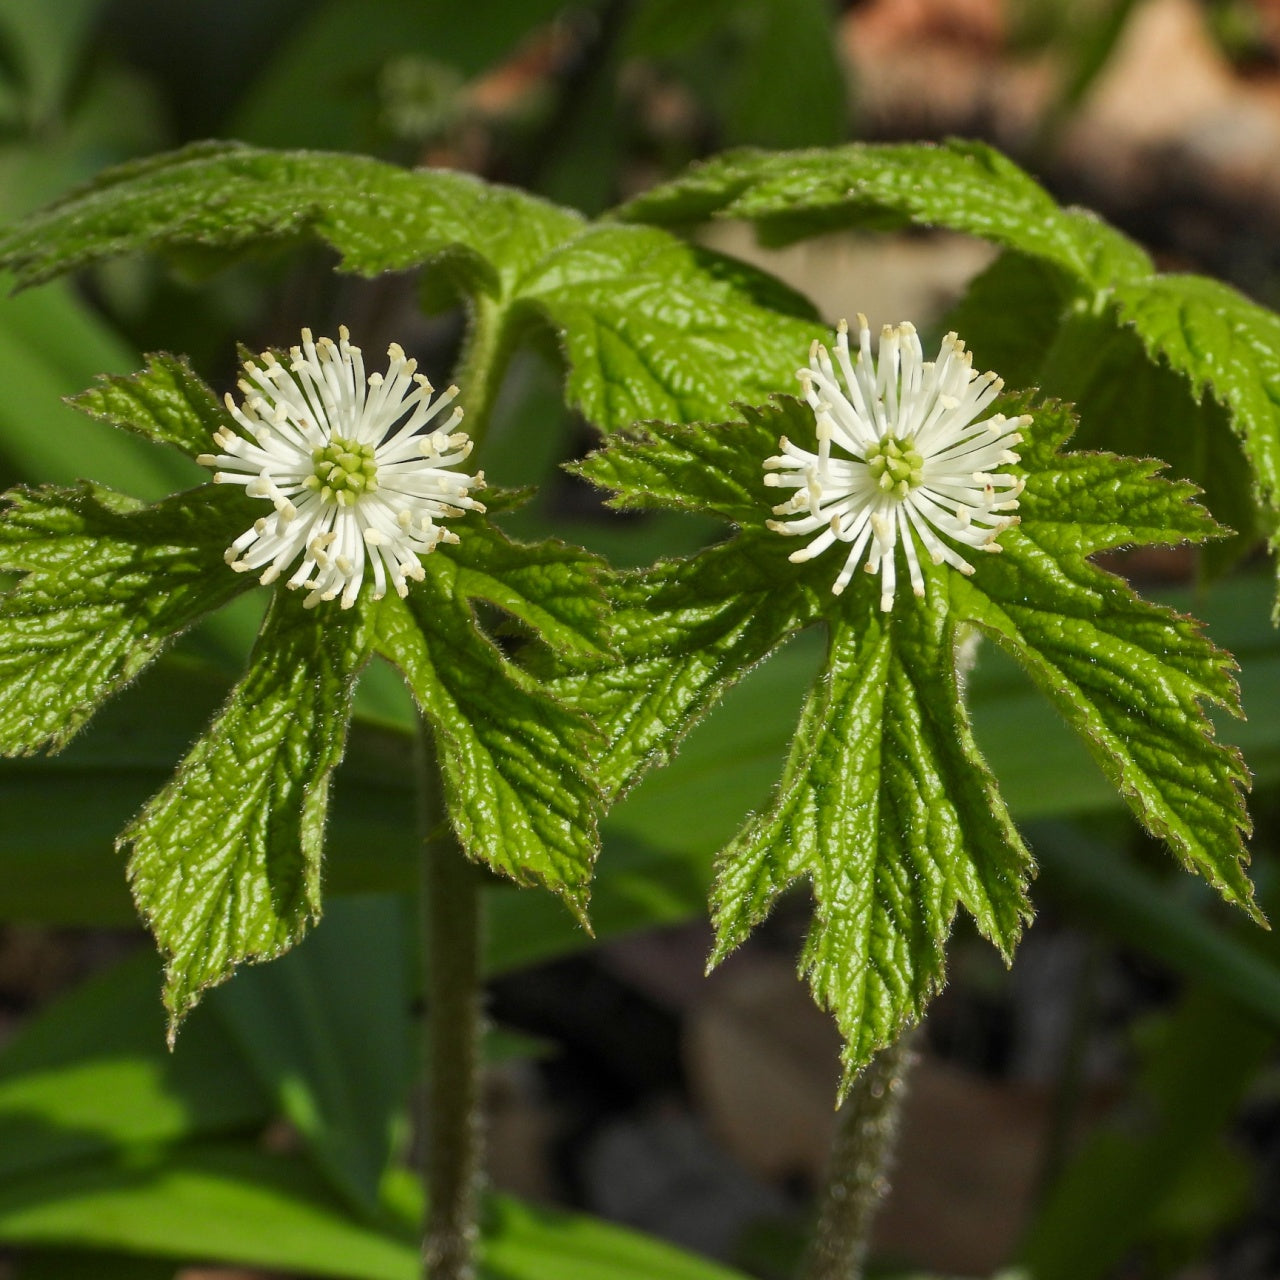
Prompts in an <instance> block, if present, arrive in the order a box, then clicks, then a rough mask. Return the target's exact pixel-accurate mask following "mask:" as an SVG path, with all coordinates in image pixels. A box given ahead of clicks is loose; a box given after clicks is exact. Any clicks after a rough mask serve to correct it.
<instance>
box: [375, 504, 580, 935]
mask: <svg viewBox="0 0 1280 1280" xmlns="http://www.w3.org/2000/svg"><path fill="white" fill-rule="evenodd" d="M479 527H480V522H478V521H473V522H471V525H470V527H469V528H468V529H467V530H466V531H464V532H463V533H462V534H461V541H460V542H459V544H458V545H457V546H456V547H447V548H442V549H441V550H440V551H438V552H437V553H436V554H434V555H431V556H428V557H427V558H426V559H425V561H424V562H423V567H424V569H425V570H426V580H425V581H424V582H422V583H420V584H417V585H415V587H414V589H413V590H412V591H411V592H410V593H409V595H408V597H407V599H406V600H405V601H404V602H401V601H399V600H397V599H393V598H390V597H389V598H388V599H387V600H386V601H385V602H384V604H383V607H382V610H381V613H380V616H379V620H378V632H377V641H376V643H377V647H378V651H379V652H380V653H381V654H382V655H383V656H384V657H386V658H388V659H389V660H390V661H392V662H394V663H395V664H396V666H398V667H399V668H400V670H401V671H402V672H403V674H404V677H405V680H406V681H407V682H408V684H409V687H410V689H412V691H413V694H414V697H415V698H416V699H417V702H418V705H419V707H420V708H421V710H422V714H423V715H424V716H425V717H426V719H427V721H428V722H429V724H430V725H431V728H432V731H433V734H434V738H435V749H436V755H437V758H438V760H439V764H440V770H441V774H442V777H443V781H444V795H445V804H446V807H447V809H448V812H449V818H450V820H451V821H452V823H453V827H454V830H455V832H456V833H457V836H458V840H459V841H460V843H461V845H462V847H463V849H464V850H465V851H466V853H467V855H468V857H470V858H473V859H475V860H477V861H482V862H485V863H486V864H488V865H489V866H490V867H491V868H493V870H495V871H497V872H500V873H501V874H503V875H506V876H509V877H511V879H513V880H515V881H517V882H518V883H520V884H542V885H544V886H546V887H547V888H549V889H552V890H554V891H555V892H557V893H560V894H561V895H562V896H563V897H564V898H565V900H566V902H568V903H569V905H570V906H571V907H572V908H573V910H574V911H575V912H576V913H577V914H578V915H579V916H580V917H581V916H582V914H583V911H584V909H585V903H586V897H587V887H588V884H589V882H590V879H591V869H592V866H593V864H594V861H595V855H596V851H597V849H598V847H599V834H598V831H597V825H598V822H599V819H600V815H601V798H600V794H599V790H598V788H597V786H596V783H595V781H594V780H593V778H592V777H591V776H590V774H589V773H588V761H589V760H590V758H591V756H592V755H593V754H594V750H593V748H594V745H595V744H594V733H593V731H592V730H591V728H590V726H589V724H588V722H587V721H585V720H584V719H583V718H582V716H581V715H580V714H579V713H578V712H576V711H572V710H570V709H569V708H568V707H567V706H565V705H563V704H562V703H561V702H559V701H558V700H557V699H555V698H554V697H552V696H551V695H550V694H549V693H548V692H547V690H546V689H544V688H543V686H542V685H541V684H540V682H539V681H538V680H536V679H535V678H534V677H533V676H532V675H530V674H529V673H528V672H527V671H525V670H523V669H522V668H521V667H519V666H517V665H516V664H515V663H514V662H512V661H511V660H510V659H509V658H507V657H506V656H505V655H504V654H503V653H502V651H501V650H500V649H499V648H498V647H497V645H496V644H495V643H494V642H493V640H491V639H490V638H489V637H488V636H487V635H485V634H484V633H483V632H482V631H481V630H480V627H479V623H478V621H477V618H476V616H475V612H474V605H473V601H486V600H487V601H491V602H493V603H495V604H497V605H498V606H499V607H500V608H501V609H503V610H504V611H506V612H508V613H510V614H511V615H512V616H514V617H516V618H517V619H518V620H519V621H520V622H522V623H524V624H525V625H526V626H530V627H532V628H533V629H534V633H535V635H537V636H538V637H539V638H541V639H542V640H544V641H546V642H547V643H548V644H550V645H555V646H560V647H563V648H565V649H568V650H570V651H576V653H577V655H578V656H577V659H576V660H577V661H581V660H582V655H583V654H584V653H587V654H595V655H597V657H598V656H599V655H601V654H602V653H603V652H604V647H603V617H602V610H601V601H600V599H599V596H598V588H597V587H596V584H595V580H594V579H595V572H596V567H597V565H596V562H595V560H594V558H593V557H591V556H589V555H587V554H586V553H585V552H580V551H573V550H572V549H570V548H567V547H563V546H561V545H560V544H555V543H552V544H540V545H534V546H530V547H522V546H519V545H518V544H515V543H510V542H507V541H506V540H505V539H503V538H501V536H500V535H498V534H496V533H493V532H485V533H477V534H476V536H474V537H473V536H472V534H473V531H474V530H476V529H478V528H479ZM490 570H493V571H494V576H492V577H491V576H490V574H489V571H490ZM499 570H501V572H502V577H501V579H499V578H498V577H497V576H496V575H497V571H499ZM567 590H571V591H572V594H574V595H576V596H577V597H578V599H577V601H576V602H570V601H567V600H565V599H564V598H563V593H564V592H565V591H567Z"/></svg>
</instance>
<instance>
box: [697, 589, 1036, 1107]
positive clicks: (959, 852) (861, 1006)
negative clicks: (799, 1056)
mask: <svg viewBox="0 0 1280 1280" xmlns="http://www.w3.org/2000/svg"><path fill="white" fill-rule="evenodd" d="M929 585H930V586H931V587H932V588H933V590H932V591H931V592H930V593H929V594H928V595H927V596H926V598H925V603H924V605H923V606H922V607H920V608H917V609H912V610H903V611H902V612H901V613H900V614H895V615H893V616H891V617H890V618H889V619H887V620H886V619H884V617H883V615H882V614H881V613H880V610H879V607H878V601H877V600H876V599H875V598H874V595H875V593H874V591H873V590H864V591H862V592H860V593H859V597H860V598H859V601H858V603H859V605H860V606H861V607H860V608H859V609H858V612H857V613H856V614H854V613H853V611H852V610H849V611H848V612H846V613H845V614H844V615H843V616H842V617H841V619H840V621H839V622H838V623H834V624H833V627H832V635H831V640H830V648H829V652H828V655H827V660H826V664H825V670H824V675H823V678H822V679H821V680H820V681H819V682H818V683H817V684H815V686H814V688H813V691H812V692H811V693H810V696H809V700H808V701H807V703H806V705H805V707H804V710H803V712H802V713H801V718H800V726H799V729H798V730H797V733H796V736H795V739H794V741H793V743H792V747H791V754H790V757H789V759H788V761H787V764H786V767H785V768H784V771H783V775H782V780H781V782H780V784H779V787H778V790H777V794H776V796H775V798H774V800H773V802H772V804H771V805H770V806H769V808H768V810H767V811H766V812H765V813H763V814H761V815H760V816H759V817H758V818H756V819H754V820H753V821H751V822H749V823H748V825H747V826H746V827H745V828H744V829H743V830H742V831H741V832H740V833H739V834H738V835H737V836H736V837H735V838H734V839H733V840H732V841H731V842H730V843H729V845H728V846H727V847H726V848H725V849H724V851H723V852H722V853H721V855H720V858H719V866H718V875H717V880H716V885H715V890H714V896H713V916H714V920H715V925H716V944H715V948H714V950H713V952H712V957H711V962H712V963H713V964H715V963H718V962H719V961H721V960H723V959H724V958H725V957H726V956H727V955H728V954H729V952H731V951H732V950H733V949H734V948H735V947H737V946H738V944H739V943H741V942H742V941H743V940H744V939H745V938H746V936H747V935H748V933H749V932H750V931H751V929H752V928H753V927H754V926H755V925H756V924H758V923H760V921H762V920H763V919H764V918H765V916H766V915H767V914H768V913H769V910H770V908H771V907H772V906H773V903H774V901H775V900H776V898H777V896H778V895H779V894H780V893H781V892H782V891H783V890H785V889H786V888H787V887H789V886H790V885H791V884H793V883H795V882H796V881H798V880H802V879H807V880H809V881H810V883H811V886H812V890H813V895H814V919H813V923H812V925H811V927H810V929H809V934H808V937H807V938H806V941H805V949H804V956H803V958H802V960H801V969H802V971H803V972H804V974H805V975H806V977H807V978H808V980H809V983H810V985H811V987H812V988H813V993H814V997H815V998H816V999H817V1001H818V1003H819V1004H821V1005H822V1006H823V1007H824V1008H826V1009H829V1010H831V1012H832V1013H834V1014H835V1017H836V1021H837V1023H838V1025H839V1027H840V1030H841V1033H842V1034H843V1036H844V1039H845V1049H844V1054H843V1058H844V1064H845V1081H844V1087H845V1088H847V1087H848V1085H849V1083H851V1081H852V1077H853V1074H854V1073H855V1072H856V1071H857V1069H858V1068H860V1067H861V1066H862V1065H864V1064H865V1063H866V1062H867V1061H868V1060H869V1059H870V1058H871V1056H872V1055H873V1054H874V1053H875V1051H876V1050H877V1049H879V1048H880V1047H882V1046H883V1045H885V1044H888V1043H890V1042H892V1041H893V1040H895V1039H896V1038H897V1036H898V1034H899V1032H900V1031H901V1028H902V1027H903V1026H904V1025H906V1024H908V1023H911V1022H915V1021H917V1020H918V1019H919V1018H920V1017H921V1015H922V1014H923V1011H924V1007H925V1005H926V1004H927V1002H928V1000H929V999H930V997H931V996H932V995H933V994H934V993H935V992H936V991H937V990H938V989H939V988H940V987H941V985H942V981H943V975H944V947H945V944H946V940H947V936H948V934H949V933H950V931H951V922H952V918H953V916H954V915H955V911H956V907H957V905H958V904H959V903H960V902H963V903H964V905H965V907H966V908H967V909H968V911H969V912H970V914H971V915H972V916H973V917H974V919H975V920H976V921H977V923H978V927H979V928H980V929H981V930H982V932H983V933H984V934H985V935H986V936H987V937H989V938H991V940H992V941H993V942H995V943H996V945H997V946H998V947H999V948H1000V950H1001V952H1002V954H1003V955H1004V956H1005V957H1006V959H1007V958H1009V957H1010V956H1011V954H1012V951H1013V948H1014V946H1015V944H1016V943H1017V940H1018V937H1019V935H1020V934H1021V928H1022V922H1023V921H1024V920H1025V919H1029V918H1030V914H1031V911H1030V903H1029V901H1028V899H1027V894H1026V883H1027V880H1028V879H1029V877H1030V874H1031V870H1032V863H1031V858H1030V855H1029V854H1028V852H1027V850H1026V848H1025V846H1024V845H1023V843H1022V841H1021V839H1020V838H1019V836H1018V834H1017V831H1016V830H1015V828H1014V826H1013V822H1012V820H1011V819H1010V817H1009V814H1008V811H1007V809H1006V808H1005V805H1004V802H1003V800H1002V799H1001V797H1000V795H999V792H998V790H997V788H996V786H995V781H994V779H993V778H992V776H991V773H990V771H989V770H988V769H987V767H986V765H985V763H984V762H983V760H982V758H981V757H980V756H979V754H978V751H977V747H976V746H975V744H974V741H973V733H972V730H971V728H970V725H969V722H968V717H967V715H966V714H965V711H964V709H963V707H962V705H961V701H960V696H959V690H958V688H957V678H956V671H955V656H954V648H955V638H954V634H953V630H954V623H953V622H952V620H951V619H950V618H949V616H948V614H949V610H948V608H947V601H946V596H945V582H936V581H935V582H932V583H930V584H929Z"/></svg>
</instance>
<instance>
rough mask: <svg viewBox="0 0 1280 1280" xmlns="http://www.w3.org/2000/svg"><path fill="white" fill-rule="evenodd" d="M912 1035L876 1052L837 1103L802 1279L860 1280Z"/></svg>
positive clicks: (894, 1132) (880, 1196)
mask: <svg viewBox="0 0 1280 1280" xmlns="http://www.w3.org/2000/svg"><path fill="white" fill-rule="evenodd" d="M914 1039H915V1037H914V1035H912V1034H910V1033H908V1034H906V1035H904V1036H903V1037H902V1038H901V1039H900V1040H898V1041H896V1042H895V1043H893V1044H891V1045H888V1046H887V1047H886V1048H884V1049H882V1050H881V1051H880V1052H879V1053H878V1054H876V1056H875V1057H874V1058H872V1060H871V1062H870V1063H869V1064H868V1065H867V1066H866V1067H865V1068H863V1070H862V1073H861V1074H860V1075H859V1076H858V1078H857V1079H856V1080H855V1081H854V1082H853V1087H852V1088H851V1089H850V1090H849V1096H848V1097H847V1098H846V1099H845V1100H844V1104H843V1105H842V1106H841V1108H840V1115H839V1118H838V1120H837V1124H836V1136H835V1141H834V1142H833V1144H832V1147H831V1162H830V1166H829V1168H828V1170H827V1182H826V1186H825V1188H824V1189H823V1193H822V1203H821V1204H820V1205H819V1208H818V1221H817V1226H816V1228H815V1230H814V1236H813V1240H812V1242H811V1244H810V1246H809V1253H808V1256H807V1257H806V1259H805V1263H804V1267H803V1270H802V1271H801V1277H802V1280H861V1276H862V1274H863V1272H862V1264H863V1262H864V1260H865V1259H866V1254H867V1244H868V1242H869V1240H870V1238H871V1223H872V1220H873V1219H874V1218H875V1214H876V1210H877V1209H878V1208H879V1205H880V1201H881V1200H882V1199H883V1198H884V1194H885V1192H886V1191H887V1190H888V1185H889V1183H888V1173H889V1167H890V1165H891V1163H892V1159H893V1149H894V1143H895V1140H896V1138H897V1133H898V1113H899V1111H900V1110H901V1108H902V1098H903V1095H904V1093H905V1091H906V1075H907V1071H908V1069H909V1068H910V1066H911V1063H912V1062H913V1061H914V1059H915V1055H914V1053H913V1052H912V1048H911V1045H912V1042H913V1041H914Z"/></svg>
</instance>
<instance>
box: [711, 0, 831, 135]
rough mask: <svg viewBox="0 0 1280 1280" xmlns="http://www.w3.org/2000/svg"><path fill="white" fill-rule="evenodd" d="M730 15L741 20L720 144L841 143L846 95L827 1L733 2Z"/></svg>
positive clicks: (757, 0)
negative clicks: (739, 46)
mask: <svg viewBox="0 0 1280 1280" xmlns="http://www.w3.org/2000/svg"><path fill="white" fill-rule="evenodd" d="M735 11H736V13H735ZM744 11H745V12H744ZM730 13H731V14H732V15H733V16H736V17H738V18H739V19H740V21H739V24H738V25H739V28H740V30H741V33H742V35H741V38H740V43H741V46H742V47H741V48H740V49H739V50H738V51H737V57H736V58H735V60H734V65H733V66H732V68H730V69H728V71H729V74H728V75H727V76H726V79H728V80H729V82H730V83H729V85H728V93H727V99H728V101H727V111H726V116H727V118H726V121H725V125H726V139H725V140H726V142H728V143H729V144H730V145H735V146H736V145H739V144H742V143H747V144H750V145H754V146H759V147H806V146H810V147H811V146H822V145H826V144H834V143H838V142H843V141H844V139H845V138H847V137H848V130H849V92H848V87H847V74H846V72H845V68H844V65H843V62H842V60H841V57H840V37H839V35H838V34H837V31H836V29H835V11H834V9H833V8H832V6H831V4H830V3H828V0H756V2H755V3H754V4H742V3H741V2H739V3H738V4H736V5H734V6H733V8H732V9H731V10H730Z"/></svg>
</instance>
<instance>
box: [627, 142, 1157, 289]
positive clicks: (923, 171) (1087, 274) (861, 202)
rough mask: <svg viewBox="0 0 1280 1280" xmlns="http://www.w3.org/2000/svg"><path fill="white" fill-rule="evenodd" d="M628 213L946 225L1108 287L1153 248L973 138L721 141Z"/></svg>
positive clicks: (820, 225) (804, 223)
mask: <svg viewBox="0 0 1280 1280" xmlns="http://www.w3.org/2000/svg"><path fill="white" fill-rule="evenodd" d="M618 216H620V217H622V218H626V219H628V220H630V221H633V222H648V223H656V224H658V225H662V226H687V225H689V224H691V223H697V222H703V221H705V220H706V219H708V218H712V217H715V218H742V219H746V220H748V221H751V222H754V223H755V224H756V226H757V227H758V228H759V230H760V233H761V235H762V237H763V238H764V239H765V240H766V241H768V242H769V243H775V244H785V243H789V242H791V241H793V240H798V239H802V238H803V237H805V236H812V235H819V234H821V233H823V232H828V231H833V230H836V229H838V228H842V227H865V228H868V229H872V230H876V229H881V230H883V229H886V228H892V227H901V226H906V225H916V226H931V227H946V228H948V229H950V230H952V231H963V232H965V233H966V234H968V235H972V236H980V237H982V239H984V240H990V241H991V242H992V243H994V244H998V245H1002V246H1004V247H1005V248H1009V249H1016V250H1018V251H1019V252H1021V253H1025V254H1028V255H1030V256H1032V257H1035V258H1039V259H1042V260H1044V261H1046V262H1049V263H1053V264H1055V265H1056V266H1058V267H1061V268H1063V269H1064V270H1065V271H1067V272H1068V273H1069V274H1070V275H1071V276H1073V277H1075V278H1077V279H1078V280H1080V281H1081V282H1088V283H1090V284H1092V285H1093V286H1094V287H1096V288H1106V287H1110V286H1112V285H1114V284H1115V283H1116V282H1117V281H1118V280H1124V279H1141V278H1143V277H1144V276H1146V275H1148V274H1149V273H1150V271H1151V260H1150V259H1149V258H1148V257H1147V255H1146V254H1145V253H1144V252H1143V251H1142V250H1141V249H1140V248H1139V247H1138V246H1137V245H1136V244H1134V243H1133V241H1131V240H1129V239H1127V238H1126V237H1124V236H1122V235H1121V234H1120V233H1119V232H1118V231H1116V230H1114V229H1113V228H1112V227H1109V226H1107V224H1106V223H1105V222H1102V221H1100V220H1099V219H1098V218H1096V217H1094V216H1093V215H1092V214H1090V213H1087V212H1085V211H1083V210H1079V209H1063V208H1061V207H1060V206H1059V205H1058V204H1057V203H1056V202H1055V201H1054V200H1053V198H1052V197H1051V196H1050V195H1049V194H1048V193H1047V192H1046V191H1045V190H1044V189H1043V188H1042V187H1041V186H1039V185H1038V184H1037V183H1036V182H1034V181H1033V180H1032V179H1031V178H1030V177H1029V176H1028V175H1027V174H1026V173H1024V172H1023V171H1022V170H1021V169H1019V168H1018V166H1017V165H1015V164H1014V163H1013V162H1012V161H1011V160H1008V159H1006V158H1005V157H1004V156H1002V155H1001V154H1000V153H999V152H998V151H996V150H994V149H993V148H991V147H988V146H986V145H984V144H983V143H980V142H960V141H954V140H953V141H950V142H945V143H943V144H941V145H938V146H934V145H933V144H931V143H907V144H872V143H861V142H857V143H851V144H850V145H849V146H845V147H833V148H826V149H822V150H818V149H815V150H811V151H776V152H769V151H755V150H750V149H745V150H741V151H730V152H726V153H725V154H724V155H721V156H717V157H715V158H714V159H712V160H709V161H707V162H706V163H705V164H700V165H696V166H694V167H693V168H692V169H690V170H689V172H688V173H686V174H685V175H683V176H682V177H679V178H676V179H675V180H674V181H672V182H667V183H664V184H662V185H661V186H658V187H655V188H653V189H652V190H650V191H646V192H645V193H644V194H643V195H641V196H637V197H636V198H635V199H634V200H632V201H630V202H628V203H627V204H625V205H623V206H622V208H621V209H620V210H618Z"/></svg>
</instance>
